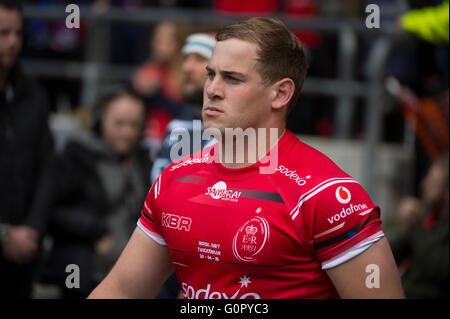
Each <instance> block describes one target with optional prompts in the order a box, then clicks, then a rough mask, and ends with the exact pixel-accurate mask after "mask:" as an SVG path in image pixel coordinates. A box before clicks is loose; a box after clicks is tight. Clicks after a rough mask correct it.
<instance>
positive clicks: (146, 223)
mask: <svg viewBox="0 0 450 319" xmlns="http://www.w3.org/2000/svg"><path fill="white" fill-rule="evenodd" d="M162 178H163V175H160V176H159V177H158V179H157V180H156V181H155V182H154V183H153V185H152V188H151V189H150V191H149V192H148V194H147V198H146V199H145V202H144V206H143V208H142V211H141V217H140V218H139V220H138V222H137V225H138V227H139V228H140V229H141V230H142V231H143V232H144V233H146V234H147V235H148V236H149V237H150V238H152V239H153V240H154V241H156V242H157V243H158V244H160V245H165V246H166V245H167V244H166V241H165V240H164V237H163V235H162V232H161V229H160V225H161V223H160V222H158V221H160V216H159V213H158V209H157V206H156V205H155V201H156V199H157V198H158V196H159V195H160V194H161V181H162Z"/></svg>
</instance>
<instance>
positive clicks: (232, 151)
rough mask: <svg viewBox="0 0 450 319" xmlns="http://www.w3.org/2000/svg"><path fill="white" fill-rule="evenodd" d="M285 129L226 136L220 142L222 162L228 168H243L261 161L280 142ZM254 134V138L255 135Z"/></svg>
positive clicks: (245, 131)
mask: <svg viewBox="0 0 450 319" xmlns="http://www.w3.org/2000/svg"><path fill="white" fill-rule="evenodd" d="M285 132H286V128H285V127H280V128H270V129H268V128H262V129H261V128H260V129H257V130H253V129H251V130H248V129H247V130H244V131H243V133H242V134H240V135H237V136H232V137H228V138H227V136H226V134H225V136H224V138H223V139H222V141H221V142H220V143H221V144H220V146H221V154H220V159H221V160H220V162H221V164H222V165H223V166H225V167H226V168H243V167H247V166H250V165H252V164H254V163H256V162H258V161H260V160H261V159H262V158H263V157H264V156H266V155H267V154H268V153H269V152H270V150H271V149H273V147H274V146H275V145H276V144H277V143H278V142H279V141H280V139H281V138H282V137H283V135H284V133H285ZM252 133H254V136H253V134H252Z"/></svg>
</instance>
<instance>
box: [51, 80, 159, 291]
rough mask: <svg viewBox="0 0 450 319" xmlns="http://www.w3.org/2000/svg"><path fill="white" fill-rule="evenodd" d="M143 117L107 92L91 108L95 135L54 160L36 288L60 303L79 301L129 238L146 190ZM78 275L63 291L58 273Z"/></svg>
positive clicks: (126, 97)
mask: <svg viewBox="0 0 450 319" xmlns="http://www.w3.org/2000/svg"><path fill="white" fill-rule="evenodd" d="M144 119H145V106H144V104H143V102H142V100H141V99H140V98H139V97H138V96H137V95H136V94H135V93H133V92H132V91H130V90H128V89H127V88H122V87H121V88H114V87H113V88H111V89H110V90H109V91H108V92H106V93H105V94H104V95H103V96H102V97H101V98H100V99H99V101H98V104H97V105H96V107H95V113H94V121H93V129H94V132H95V134H91V133H90V132H87V131H85V132H80V134H79V135H75V136H74V137H73V138H72V140H71V141H70V142H69V143H68V144H67V146H66V148H65V151H64V152H63V154H62V155H61V156H60V157H59V158H58V160H57V170H56V171H57V176H58V198H57V202H56V203H55V210H54V214H53V218H52V220H51V224H50V233H51V235H52V237H53V241H54V246H53V249H52V251H51V252H50V255H49V258H48V261H47V264H46V267H45V269H44V271H43V278H42V282H44V283H50V284H57V285H59V286H60V287H61V289H63V293H64V294H63V296H64V297H65V298H71V297H72V298H73V297H75V298H77V297H78V298H79V297H86V296H87V293H88V292H89V291H90V290H92V288H93V287H94V286H95V285H96V284H97V283H98V282H100V281H101V280H102V279H103V277H104V276H105V275H106V274H107V272H108V271H109V268H110V267H111V266H112V264H113V263H114V261H115V260H116V259H117V258H118V257H119V254H120V252H121V251H122V249H123V248H124V247H125V244H126V243H127V241H128V238H129V237H130V235H131V233H132V231H133V229H134V225H135V221H136V218H137V217H138V216H139V213H140V210H141V209H140V208H141V205H142V202H143V201H144V199H145V196H146V194H147V191H148V189H149V187H150V180H149V174H150V169H151V163H150V160H149V159H148V153H147V151H146V150H143V149H142V148H140V146H139V143H138V142H139V140H140V137H141V133H142V128H143V124H144ZM68 264H76V265H78V266H79V267H80V271H81V272H82V274H83V275H82V276H81V281H80V289H72V290H69V289H66V287H65V278H66V276H67V273H66V272H65V267H66V266H67V265H68Z"/></svg>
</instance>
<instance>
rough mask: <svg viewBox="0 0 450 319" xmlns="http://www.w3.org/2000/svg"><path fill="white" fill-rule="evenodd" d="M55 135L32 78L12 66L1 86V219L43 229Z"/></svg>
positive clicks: (48, 197)
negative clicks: (5, 83) (3, 84)
mask: <svg viewBox="0 0 450 319" xmlns="http://www.w3.org/2000/svg"><path fill="white" fill-rule="evenodd" d="M52 161H53V140H52V136H51V133H50V130H49V126H48V105H47V100H46V98H45V95H44V93H43V91H42V90H41V88H40V87H39V86H38V85H37V83H36V82H34V81H33V80H31V79H30V78H28V77H26V76H25V75H23V74H22V73H21V72H20V70H19V69H18V68H15V69H14V70H13V71H12V73H11V76H10V78H9V81H8V85H7V89H6V90H5V91H0V203H1V206H0V223H7V224H16V225H17V224H25V225H28V226H30V227H32V228H34V229H36V230H37V231H38V232H39V233H40V235H41V236H42V234H43V233H44V232H45V229H46V225H47V220H48V215H49V212H50V206H51V201H52V199H51V197H52V193H53V192H52V181H53V176H52V165H53V164H52Z"/></svg>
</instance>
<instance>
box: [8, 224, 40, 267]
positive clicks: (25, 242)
mask: <svg viewBox="0 0 450 319" xmlns="http://www.w3.org/2000/svg"><path fill="white" fill-rule="evenodd" d="M38 241H39V235H38V233H37V231H36V230H34V229H32V228H30V227H28V226H24V225H19V226H14V225H10V226H9V239H8V240H7V241H6V242H5V243H4V244H3V255H4V257H5V259H6V260H8V261H9V262H13V263H15V264H18V265H23V264H26V263H28V262H30V261H31V260H32V259H33V258H34V257H35V256H36V254H37V252H38Z"/></svg>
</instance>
